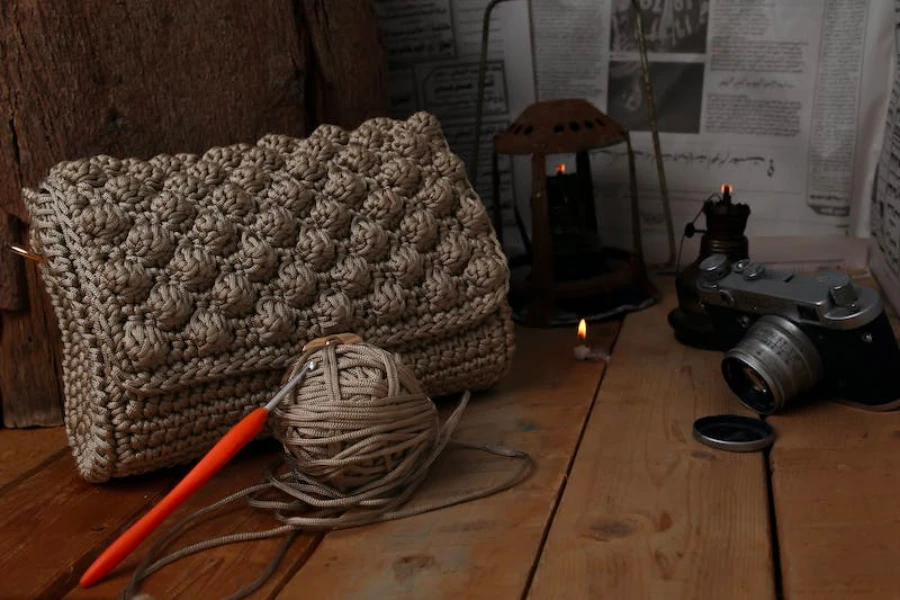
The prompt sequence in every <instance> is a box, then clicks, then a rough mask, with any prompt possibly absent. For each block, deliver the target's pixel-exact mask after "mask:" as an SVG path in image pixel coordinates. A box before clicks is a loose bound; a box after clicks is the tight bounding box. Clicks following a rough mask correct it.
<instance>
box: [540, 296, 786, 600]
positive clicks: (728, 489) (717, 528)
mask: <svg viewBox="0 0 900 600" xmlns="http://www.w3.org/2000/svg"><path fill="white" fill-rule="evenodd" d="M673 281H674V280H673V279H672V278H666V279H664V280H661V282H660V283H661V285H660V289H661V290H662V291H663V292H664V294H663V301H662V302H661V303H660V304H658V305H656V306H653V307H650V308H648V309H646V310H644V311H641V312H637V313H632V314H629V315H628V316H627V317H626V318H625V322H624V325H623V327H622V332H621V334H620V336H619V340H618V342H617V348H616V353H615V355H614V356H613V358H612V361H611V362H610V365H609V372H608V373H607V374H606V375H605V377H604V380H603V385H602V386H601V387H600V393H599V395H598V398H597V400H596V402H595V404H594V409H593V411H592V412H591V415H590V417H589V422H588V425H587V429H586V431H585V434H584V439H583V441H582V443H581V445H580V447H579V449H578V454H577V456H576V458H575V463H574V465H573V467H572V472H571V476H570V478H569V481H568V483H567V485H566V489H565V493H564V494H563V496H562V499H561V500H560V503H559V508H558V510H557V513H556V518H555V519H554V522H553V523H552V525H551V528H550V533H549V536H548V538H547V542H546V545H545V547H544V551H543V553H542V554H541V557H540V561H539V564H538V568H537V571H536V573H535V576H534V581H533V584H532V586H531V589H530V590H529V594H528V597H529V598H534V599H540V600H543V599H544V598H629V599H631V598H635V599H640V598H653V599H655V598H668V597H679V598H680V597H722V598H753V599H754V600H756V599H766V598H773V597H774V594H775V584H774V575H773V564H772V543H773V540H772V539H771V538H770V532H769V509H768V507H769V502H768V497H767V496H768V494H767V491H766V487H767V483H766V472H765V465H764V458H763V456H762V454H761V453H752V454H735V453H728V452H718V451H715V450H712V449H710V448H706V447H705V446H702V445H700V444H699V443H697V442H695V441H694V440H693V439H692V426H693V421H694V420H695V419H696V418H698V417H700V416H705V415H708V414H720V413H742V412H743V413H744V414H748V413H746V412H745V411H743V410H742V408H741V407H740V405H739V403H738V402H737V401H736V400H735V399H734V398H733V396H732V395H731V394H730V392H729V390H728V389H727V386H726V385H725V383H724V382H723V381H722V377H721V374H720V371H719V363H720V361H721V354H720V353H715V352H705V351H700V350H695V349H692V348H687V347H685V346H682V345H681V344H679V343H678V342H677V341H676V340H675V339H674V336H673V334H672V330H671V328H670V327H669V325H668V323H667V321H666V316H667V314H668V312H669V310H670V309H671V308H673V307H674V306H675V304H676V299H675V294H674V285H673Z"/></svg>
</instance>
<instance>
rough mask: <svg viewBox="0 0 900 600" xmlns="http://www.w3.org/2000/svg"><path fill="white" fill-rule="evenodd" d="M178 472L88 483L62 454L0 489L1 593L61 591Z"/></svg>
mask: <svg viewBox="0 0 900 600" xmlns="http://www.w3.org/2000/svg"><path fill="white" fill-rule="evenodd" d="M177 473H179V471H176V470H170V471H162V472H160V473H158V474H156V475H152V476H146V477H140V478H135V479H133V480H129V481H117V482H114V483H110V484H107V485H104V486H93V485H91V484H88V483H86V482H84V481H83V480H82V479H80V478H79V477H78V474H77V471H76V469H75V465H74V463H73V461H72V458H71V457H70V456H61V457H59V458H57V459H56V460H53V461H52V462H50V463H49V464H47V465H46V466H45V467H44V468H42V469H40V470H39V471H37V472H36V473H35V474H33V475H32V476H30V477H28V478H27V479H24V480H23V481H20V482H19V483H18V484H17V485H14V486H12V487H10V488H7V489H6V490H5V491H4V492H3V495H2V496H0V532H2V535H0V572H2V573H5V576H4V580H3V588H2V589H3V592H2V595H4V596H6V597H9V598H59V597H60V596H61V595H62V594H63V593H65V591H66V590H68V589H70V588H71V587H72V586H73V585H74V584H75V583H76V582H77V580H78V577H80V576H81V573H82V572H83V570H84V569H85V568H87V566H88V564H89V563H90V560H91V559H92V558H93V556H94V555H95V554H96V549H97V548H99V547H101V546H105V545H106V544H108V543H109V542H111V541H112V539H113V538H114V537H115V535H116V533H117V532H118V531H119V529H120V528H121V527H122V525H124V524H125V523H128V522H129V521H131V520H132V519H134V518H135V517H136V516H138V515H140V514H141V513H143V512H144V510H146V508H147V507H148V506H150V505H151V504H152V503H153V502H155V501H156V500H157V499H158V498H159V497H160V496H161V494H162V493H164V491H165V490H167V489H169V488H170V487H171V485H172V484H173V482H174V478H175V476H176V474H177Z"/></svg>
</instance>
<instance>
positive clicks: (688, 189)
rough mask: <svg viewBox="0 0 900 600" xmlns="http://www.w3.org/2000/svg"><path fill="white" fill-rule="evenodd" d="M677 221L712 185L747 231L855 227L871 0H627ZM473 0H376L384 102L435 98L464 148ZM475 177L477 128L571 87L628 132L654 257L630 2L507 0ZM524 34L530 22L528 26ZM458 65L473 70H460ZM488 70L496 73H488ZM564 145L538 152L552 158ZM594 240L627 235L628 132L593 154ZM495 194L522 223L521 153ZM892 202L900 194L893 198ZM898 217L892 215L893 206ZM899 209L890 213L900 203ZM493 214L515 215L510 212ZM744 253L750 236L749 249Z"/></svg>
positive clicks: (658, 218)
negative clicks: (638, 12)
mask: <svg viewBox="0 0 900 600" xmlns="http://www.w3.org/2000/svg"><path fill="white" fill-rule="evenodd" d="M639 3H640V6H641V8H642V15H643V25H644V32H645V38H646V41H647V45H648V52H649V62H650V76H651V81H652V83H653V91H654V95H655V100H656V111H657V120H658V126H659V129H660V143H661V147H662V153H663V157H664V164H665V174H666V179H667V182H668V188H669V198H670V201H671V205H672V213H673V219H674V222H675V224H676V230H677V231H680V229H681V227H682V225H683V224H684V223H686V222H688V221H690V220H691V219H693V218H694V216H695V215H696V214H697V211H698V210H699V208H700V206H701V205H702V203H703V201H704V200H705V199H706V198H707V197H709V196H710V195H711V194H713V193H715V192H717V191H718V190H719V189H720V187H721V185H722V184H723V183H727V184H729V185H731V186H732V187H733V189H734V197H735V200H736V201H738V202H746V203H747V204H749V205H750V207H751V211H752V214H751V217H750V222H749V226H748V231H747V234H748V236H750V237H751V238H754V237H759V236H766V237H791V236H814V237H817V238H822V239H826V240H827V239H830V240H838V239H839V238H846V237H855V236H863V237H865V236H867V235H868V233H869V211H870V202H869V198H870V196H871V190H872V186H873V182H874V177H875V167H876V164H877V162H878V157H879V151H880V141H881V139H882V137H883V131H884V114H885V111H886V110H887V103H888V98H889V96H890V87H891V79H890V77H889V74H888V73H887V72H886V70H885V66H886V65H888V64H891V63H892V52H893V39H892V35H893V24H894V13H893V10H894V8H893V6H892V4H890V3H887V2H880V1H878V0H871V1H868V2H866V1H864V0H711V1H709V0H639ZM486 4H487V1H486V0H443V1H436V0H435V1H426V0H418V1H417V0H406V1H402V0H395V1H390V0H380V1H379V2H377V6H378V7H379V15H380V19H381V21H382V24H383V25H382V28H383V31H384V33H385V39H386V43H387V45H388V48H389V51H390V52H391V57H392V64H391V73H392V77H393V86H394V87H393V90H394V94H395V96H394V99H395V102H394V108H395V110H396V113H397V114H398V115H402V114H405V113H407V112H409V111H410V110H412V109H425V110H432V111H433V112H435V114H436V115H437V116H438V117H439V118H441V119H442V121H443V122H444V123H445V127H446V129H447V131H448V132H449V134H450V135H451V146H452V147H454V149H457V151H458V152H459V153H460V155H461V156H462V157H463V159H464V160H465V159H466V157H467V156H468V155H469V154H470V152H471V150H470V147H471V144H472V140H471V137H470V136H471V127H470V126H471V123H472V122H473V120H474V114H475V105H474V102H475V98H476V95H475V92H476V90H475V82H476V76H477V62H478V52H479V51H480V35H481V24H482V19H483V14H484V8H485V6H486ZM491 28H492V30H491V53H490V55H489V60H490V63H489V68H488V75H489V77H488V81H489V86H488V93H487V95H486V98H487V101H486V104H485V115H486V116H485V124H486V129H485V131H484V135H483V136H482V144H483V146H482V147H483V148H484V149H483V150H482V151H481V161H480V162H481V165H479V169H478V170H479V173H480V174H481V176H480V177H479V180H478V185H477V188H478V191H479V193H480V194H481V196H482V199H483V200H484V201H485V203H486V204H490V203H491V201H492V200H491V192H490V177H489V176H488V174H489V173H490V169H491V164H490V156H491V152H490V138H491V136H492V134H493V133H494V132H495V131H498V130H500V129H502V128H503V126H504V125H505V124H507V123H508V122H509V121H510V120H511V119H514V118H515V116H516V115H517V114H518V113H519V112H521V110H522V109H524V107H525V106H527V105H528V104H529V103H531V102H533V101H535V100H541V101H542V100H550V99H558V98H572V97H575V98H585V99H587V100H589V101H590V102H592V103H593V104H594V105H595V106H596V107H597V108H598V109H600V110H601V111H603V112H605V113H607V114H608V115H609V116H610V117H612V118H613V119H614V120H615V121H617V122H618V123H620V124H621V125H623V126H624V127H625V128H627V129H629V130H630V131H631V136H632V142H633V145H634V151H635V154H636V160H637V177H638V183H639V196H640V208H641V227H642V231H643V234H644V252H645V255H646V257H647V260H648V262H651V263H653V262H658V261H662V260H664V259H665V258H666V257H667V243H666V238H665V224H664V216H663V211H662V203H661V199H660V195H659V184H658V177H657V172H656V169H655V157H654V153H653V146H652V140H651V135H650V133H649V119H648V113H647V105H646V99H645V96H644V88H643V84H642V70H641V64H640V60H639V54H638V46H637V39H636V35H635V28H636V19H635V11H634V9H633V5H632V1H631V0H512V1H509V2H504V3H501V4H500V5H498V6H497V8H496V9H495V11H494V18H493V19H492V21H491ZM529 33H530V35H529ZM469 68H471V71H467V69H469ZM501 79H502V81H501ZM560 162H563V163H565V164H566V166H567V169H573V170H574V168H575V165H574V157H559V156H555V157H549V159H548V163H551V164H549V165H548V166H552V164H553V163H560ZM591 164H592V170H593V175H594V192H595V196H596V199H595V201H596V205H597V215H598V221H599V225H600V228H601V235H602V236H603V237H604V241H605V242H606V243H608V244H610V245H615V246H620V247H625V248H630V247H631V239H632V237H631V229H630V218H629V206H628V204H629V202H630V196H629V188H628V168H627V154H626V148H625V145H624V144H621V145H618V146H612V147H608V148H605V149H602V150H599V151H595V152H593V153H592V155H591ZM500 171H501V179H502V181H503V192H502V202H503V206H504V207H506V208H507V209H508V208H509V207H510V206H511V204H512V203H513V202H515V203H516V205H517V206H518V208H519V209H520V211H521V212H522V213H523V218H524V219H525V224H526V227H525V229H526V231H527V230H528V225H529V224H530V218H529V217H530V215H529V214H528V213H529V211H528V204H529V202H528V199H529V197H530V181H529V176H530V171H529V165H528V164H527V162H526V163H524V164H522V163H519V162H510V161H508V160H504V161H501V165H500ZM898 208H900V203H898ZM898 215H900V213H898ZM898 218H900V217H898ZM505 223H506V227H510V228H512V221H511V217H506V220H505ZM751 251H752V248H751Z"/></svg>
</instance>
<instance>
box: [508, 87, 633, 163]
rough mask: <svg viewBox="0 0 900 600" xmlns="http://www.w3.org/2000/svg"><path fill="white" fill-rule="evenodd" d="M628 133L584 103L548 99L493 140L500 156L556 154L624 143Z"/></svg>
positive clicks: (530, 108) (529, 107) (586, 102)
mask: <svg viewBox="0 0 900 600" xmlns="http://www.w3.org/2000/svg"><path fill="white" fill-rule="evenodd" d="M627 137H628V133H627V132H626V131H625V130H624V129H622V127H620V126H619V125H618V124H617V123H616V122H615V121H613V120H612V119H610V118H609V117H608V116H607V115H605V114H604V113H602V112H600V111H599V110H598V109H597V107H595V106H594V105H593V104H591V103H590V102H588V101H586V100H580V99H569V100H550V101H547V102H538V103H536V104H532V105H530V106H528V107H527V108H526V109H525V110H524V111H523V112H522V114H520V115H519V117H518V118H517V119H516V120H515V121H514V122H513V123H512V125H510V126H509V128H507V130H506V131H504V132H503V133H499V134H497V135H496V136H495V137H494V150H495V151H496V152H498V153H500V154H535V153H537V154H560V153H567V152H580V151H582V150H591V149H595V148H604V147H606V146H611V145H613V144H618V143H621V142H624V141H625V140H626V139H627Z"/></svg>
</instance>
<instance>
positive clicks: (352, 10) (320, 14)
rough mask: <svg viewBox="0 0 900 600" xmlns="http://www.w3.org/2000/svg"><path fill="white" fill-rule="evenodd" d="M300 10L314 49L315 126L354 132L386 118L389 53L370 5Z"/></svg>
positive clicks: (322, 0) (357, 0) (316, 5)
mask: <svg viewBox="0 0 900 600" xmlns="http://www.w3.org/2000/svg"><path fill="white" fill-rule="evenodd" d="M299 7H300V10H301V11H302V15H303V19H304V22H305V23H306V29H307V31H308V32H309V35H310V39H311V42H312V48H313V58H314V60H312V61H311V63H312V64H314V65H315V83H314V86H313V89H314V91H315V92H314V94H311V96H312V97H311V98H310V99H309V100H310V101H311V102H310V110H311V113H312V115H313V119H314V120H315V122H316V123H317V124H318V123H331V124H334V125H339V126H341V127H344V128H355V127H356V126H358V125H359V124H360V123H362V122H363V121H364V120H366V119H368V118H371V117H383V116H388V114H389V106H390V100H389V99H390V95H389V91H388V73H387V49H386V48H385V46H384V42H383V40H382V39H381V35H380V32H379V29H378V27H377V15H376V13H375V8H374V5H373V3H372V1H371V0H341V2H340V3H337V2H331V1H329V0H299Z"/></svg>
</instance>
